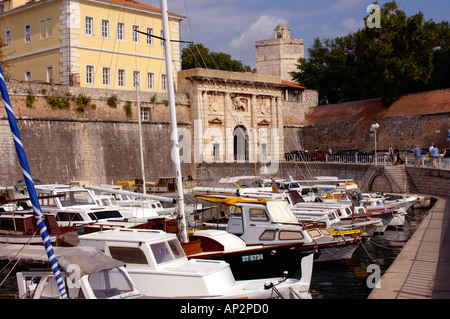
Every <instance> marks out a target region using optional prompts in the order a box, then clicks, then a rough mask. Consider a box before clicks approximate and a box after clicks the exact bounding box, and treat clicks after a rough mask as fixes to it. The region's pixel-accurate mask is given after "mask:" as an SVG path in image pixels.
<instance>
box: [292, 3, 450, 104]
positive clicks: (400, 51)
mask: <svg viewBox="0 0 450 319" xmlns="http://www.w3.org/2000/svg"><path fill="white" fill-rule="evenodd" d="M365 19H367V17H366V18H365ZM449 39H450V29H449V26H448V22H441V23H435V22H433V21H432V20H430V21H424V18H423V14H422V13H421V12H419V13H417V14H415V15H413V16H411V17H407V16H406V15H405V13H404V12H403V11H401V10H399V9H398V7H397V4H396V3H395V1H392V2H389V3H386V4H384V5H383V6H382V7H381V28H368V27H365V28H364V29H361V30H358V31H356V32H355V33H352V34H349V35H347V36H345V37H338V38H335V39H325V40H324V41H323V42H322V41H320V40H319V39H318V38H316V39H315V40H314V44H313V45H312V47H311V48H309V49H308V53H309V59H308V60H306V59H304V58H301V59H299V61H298V62H299V64H298V69H299V72H292V73H291V75H292V76H293V78H294V80H296V81H297V82H299V83H301V84H302V85H304V86H306V87H308V88H310V89H316V90H318V91H319V100H320V104H331V103H342V102H347V101H354V100H362V99H370V98H378V97H381V98H382V100H383V102H384V103H385V105H390V104H391V103H392V102H394V101H395V100H396V99H398V98H399V97H400V96H402V95H403V94H406V93H412V92H418V91H426V90H432V89H438V88H446V87H450V83H449V77H448V72H449V71H450V69H449V68H450V66H449V62H450V61H449V53H450V52H449ZM445 75H447V76H445Z"/></svg>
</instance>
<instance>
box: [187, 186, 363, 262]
mask: <svg viewBox="0 0 450 319" xmlns="http://www.w3.org/2000/svg"><path fill="white" fill-rule="evenodd" d="M199 198H201V199H205V200H210V201H214V202H216V203H219V202H221V203H224V204H227V205H230V206H231V205H232V208H231V215H230V218H229V220H228V224H227V228H226V230H227V232H229V233H231V234H235V235H237V236H239V237H240V238H241V239H242V240H243V241H244V242H245V243H246V245H247V246H252V245H255V246H256V245H263V246H266V247H273V248H274V249H275V248H276V245H284V246H286V245H294V244H295V245H297V246H298V247H297V248H295V249H291V253H293V252H294V251H308V250H310V249H312V250H314V251H316V259H315V261H316V262H319V261H336V260H345V259H349V258H351V256H352V254H353V252H354V251H355V250H356V248H357V247H358V244H359V237H354V238H347V237H344V236H338V237H334V236H332V235H330V234H329V233H328V232H327V230H326V229H319V228H308V229H305V228H304V225H303V224H302V223H301V222H299V220H298V218H297V217H296V216H295V214H294V213H293V211H292V209H291V207H290V206H289V204H288V202H287V201H285V200H267V201H266V200H257V199H251V198H239V197H235V198H217V197H209V198H208V197H207V196H206V195H205V196H201V197H199ZM197 236H198V235H197V232H194V236H192V237H191V238H196V237H197ZM344 247H345V248H344ZM344 250H345V251H346V253H345V254H339V253H334V254H333V253H330V254H328V252H333V251H335V252H337V251H341V252H342V251H344ZM285 253H286V256H285V257H286V259H288V254H289V252H285ZM326 256H328V257H329V258H326ZM260 257H263V255H261V256H260ZM318 257H320V258H318ZM269 258H270V256H268V257H266V259H265V261H266V262H267V261H268V260H270V259H269ZM261 259H263V258H261ZM271 259H272V260H271V262H272V264H273V267H277V262H278V263H279V261H277V260H273V258H271Z"/></svg>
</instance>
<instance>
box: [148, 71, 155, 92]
mask: <svg viewBox="0 0 450 319" xmlns="http://www.w3.org/2000/svg"><path fill="white" fill-rule="evenodd" d="M154 88H155V74H154V73H152V72H147V89H149V90H153V89H154Z"/></svg>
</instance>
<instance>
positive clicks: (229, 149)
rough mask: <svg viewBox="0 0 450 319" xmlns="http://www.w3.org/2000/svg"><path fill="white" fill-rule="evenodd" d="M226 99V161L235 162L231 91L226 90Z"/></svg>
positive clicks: (224, 116) (224, 102)
mask: <svg viewBox="0 0 450 319" xmlns="http://www.w3.org/2000/svg"><path fill="white" fill-rule="evenodd" d="M223 98H224V101H223V110H224V114H223V122H224V123H223V124H224V142H223V145H224V147H223V148H224V149H223V152H224V160H225V162H226V163H233V161H234V158H233V156H234V155H233V147H234V144H233V143H234V140H233V129H234V121H233V116H232V114H231V109H232V103H231V96H230V93H228V92H226V93H225V94H224V97H223Z"/></svg>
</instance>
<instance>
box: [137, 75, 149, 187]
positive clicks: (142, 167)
mask: <svg viewBox="0 0 450 319" xmlns="http://www.w3.org/2000/svg"><path fill="white" fill-rule="evenodd" d="M134 81H135V83H136V99H137V108H138V126H139V150H140V155H141V176H142V193H143V194H147V187H146V182H145V165H144V146H143V142H142V119H141V102H140V100H139V85H140V83H139V82H138V80H137V79H134Z"/></svg>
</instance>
